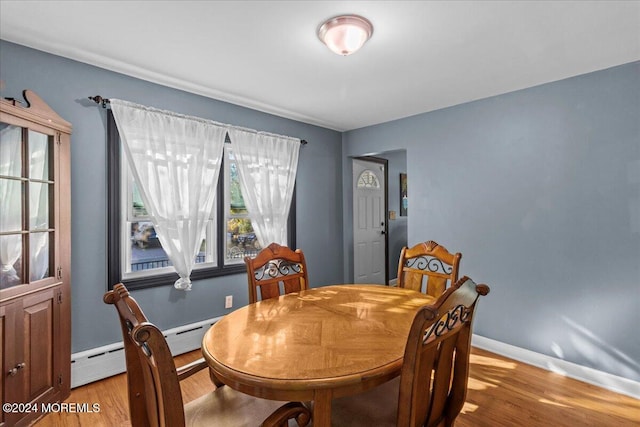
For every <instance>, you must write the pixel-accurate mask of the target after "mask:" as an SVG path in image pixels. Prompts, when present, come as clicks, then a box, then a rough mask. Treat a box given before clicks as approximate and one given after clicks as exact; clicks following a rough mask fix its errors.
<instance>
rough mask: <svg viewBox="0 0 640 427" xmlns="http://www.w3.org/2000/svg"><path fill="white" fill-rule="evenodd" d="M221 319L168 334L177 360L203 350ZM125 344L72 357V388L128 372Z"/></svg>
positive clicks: (217, 318)
mask: <svg viewBox="0 0 640 427" xmlns="http://www.w3.org/2000/svg"><path fill="white" fill-rule="evenodd" d="M218 320H220V317H216V318H213V319H208V320H203V321H201V322H197V323H191V324H189V325H184V326H180V327H178V328H173V329H168V330H166V331H164V332H163V333H164V336H165V337H166V338H167V343H168V344H169V348H170V349H171V354H173V355H174V356H177V355H179V354H183V353H186V352H189V351H192V350H196V349H198V348H200V346H201V345H202V337H204V334H205V332H207V329H209V327H210V326H211V325H213V324H214V323H216V322H217V321H218ZM126 370H127V367H126V363H125V359H124V346H123V344H122V342H117V343H113V344H108V345H104V346H101V347H97V348H92V349H90V350H86V351H82V352H79V353H74V354H72V355H71V388H75V387H79V386H81V385H85V384H88V383H91V382H94V381H97V380H101V379H103V378H107V377H110V376H112V375H117V374H121V373H123V372H125V371H126Z"/></svg>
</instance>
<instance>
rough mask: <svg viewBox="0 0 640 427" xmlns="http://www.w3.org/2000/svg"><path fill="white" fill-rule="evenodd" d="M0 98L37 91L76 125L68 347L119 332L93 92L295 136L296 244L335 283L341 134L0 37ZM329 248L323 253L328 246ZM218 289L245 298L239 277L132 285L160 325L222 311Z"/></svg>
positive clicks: (101, 120) (313, 273)
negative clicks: (110, 301) (107, 296)
mask: <svg viewBox="0 0 640 427" xmlns="http://www.w3.org/2000/svg"><path fill="white" fill-rule="evenodd" d="M0 79H2V80H3V81H4V88H3V89H2V91H1V93H0V95H1V96H3V97H16V98H19V99H21V93H22V90H23V89H31V90H33V91H35V92H36V93H37V94H38V95H39V96H40V97H41V98H42V99H43V100H44V101H45V102H46V103H47V104H49V105H50V106H51V107H52V108H53V109H54V110H55V111H56V112H57V113H58V114H60V116H62V117H63V118H64V119H66V120H68V121H69V122H71V123H72V125H73V134H72V138H71V140H72V149H71V175H72V186H71V197H72V233H73V234H72V260H71V261H72V347H73V350H72V351H73V352H79V351H82V350H86V349H90V348H94V347H98V346H101V345H105V344H110V343H114V342H118V341H120V340H121V339H122V337H121V335H120V332H119V326H118V323H117V317H116V314H115V312H114V310H113V308H112V307H109V306H106V305H105V304H104V303H102V295H103V294H104V292H105V291H106V289H107V249H106V248H107V242H106V236H107V197H106V196H107V193H106V192H107V190H106V189H107V184H106V182H107V181H106V132H105V129H106V128H105V117H106V112H105V111H104V110H103V109H102V108H99V107H98V106H97V105H96V104H93V103H92V102H90V101H88V100H87V97H88V96H90V95H98V94H99V95H102V96H105V97H111V98H120V99H126V100H129V101H133V102H138V103H141V104H145V105H150V106H154V107H157V108H162V109H166V110H172V111H176V112H180V113H183V114H189V115H194V116H199V117H204V118H209V119H213V120H216V121H219V122H222V123H230V124H233V125H239V126H245V127H249V128H253V129H257V130H262V131H268V132H274V133H278V134H284V135H290V136H295V137H298V138H303V139H306V140H307V141H309V143H308V144H307V145H305V146H304V147H302V149H301V150H300V159H299V167H298V178H297V205H296V207H297V245H298V246H299V247H300V248H303V250H304V252H305V257H306V259H307V263H308V268H309V281H310V282H311V286H314V287H315V286H321V285H325V284H331V283H339V282H341V281H342V277H343V271H342V265H343V264H342V258H343V254H342V199H341V192H342V178H341V156H342V151H341V150H342V148H341V145H342V139H341V134H340V133H339V132H335V131H332V130H327V129H323V128H320V127H317V126H312V125H307V124H303V123H299V122H296V121H292V120H287V119H283V118H279V117H276V116H273V115H269V114H265V113H261V112H258V111H254V110H250V109H247V108H242V107H238V106H235V105H231V104H228V103H224V102H220V101H216V100H212V99H209V98H205V97H201V96H197V95H193V94H190V93H187V92H183V91H180V90H175V89H171V88H167V87H163V86H160V85H156V84H153V83H149V82H145V81H142V80H139V79H135V78H132V77H128V76H125V75H122V74H118V73H114V72H110V71H106V70H104V69H100V68H96V67H92V66H89V65H86V64H82V63H79V62H75V61H71V60H68V59H65V58H62V57H59V56H54V55H49V54H46V53H43V52H40V51H37V50H33V49H29V48H26V47H23V46H19V45H16V44H12V43H8V42H5V41H0ZM328 248H330V250H329V249H328ZM225 295H233V297H234V298H233V301H234V308H237V307H240V306H242V305H245V304H246V303H247V300H248V296H247V283H246V276H245V275H244V274H239V275H234V276H226V277H223V278H217V279H210V280H203V281H198V282H194V286H193V290H192V291H191V292H188V293H185V292H183V291H177V290H175V289H173V287H172V286H165V287H161V288H154V289H147V290H141V291H136V292H134V296H135V298H136V299H137V300H138V301H139V302H140V304H141V305H142V307H143V308H144V310H145V314H147V316H148V317H149V318H151V319H153V321H154V322H155V323H157V324H158V326H159V327H160V328H162V329H168V328H172V327H176V326H180V325H184V324H188V323H191V322H196V321H199V320H204V319H209V318H213V317H216V316H220V315H223V314H225V313H227V312H228V311H229V310H225V309H224V297H225Z"/></svg>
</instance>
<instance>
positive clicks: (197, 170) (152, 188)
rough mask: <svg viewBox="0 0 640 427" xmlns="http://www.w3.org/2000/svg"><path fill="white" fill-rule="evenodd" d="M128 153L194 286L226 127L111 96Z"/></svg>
mask: <svg viewBox="0 0 640 427" xmlns="http://www.w3.org/2000/svg"><path fill="white" fill-rule="evenodd" d="M111 110H112V111H113V115H114V118H115V120H116V125H117V126H118V130H119V132H120V139H121V140H122V146H123V151H124V154H125V158H126V159H127V162H128V164H129V167H130V168H131V171H132V173H133V176H134V179H135V181H136V183H137V184H138V188H139V189H140V195H141V197H142V200H143V202H144V204H145V207H146V209H147V213H148V214H149V216H150V217H151V220H152V222H153V224H154V228H155V230H156V234H157V235H158V238H159V239H160V243H161V244H162V247H163V248H164V250H165V251H166V253H167V255H168V256H169V259H170V260H171V262H172V263H173V266H174V268H175V269H176V271H177V273H178V275H179V276H180V278H179V279H178V280H177V281H176V282H175V284H174V286H175V287H176V288H177V289H182V290H190V289H191V280H190V278H189V276H190V275H191V271H192V269H193V266H194V264H195V258H196V255H197V253H198V251H199V248H200V245H201V243H202V240H203V238H204V234H205V230H206V222H207V220H208V219H209V217H210V213H211V211H212V209H213V206H214V198H215V193H216V185H217V182H218V176H219V173H220V165H221V162H222V148H223V144H224V138H225V133H226V131H227V128H226V127H225V126H223V125H221V124H219V123H216V122H212V121H209V120H204V119H200V118H197V117H190V116H184V115H180V114H176V113H172V112H168V111H162V110H157V109H154V108H149V107H144V106H141V105H137V104H133V103H130V102H126V101H122V100H118V99H112V100H111Z"/></svg>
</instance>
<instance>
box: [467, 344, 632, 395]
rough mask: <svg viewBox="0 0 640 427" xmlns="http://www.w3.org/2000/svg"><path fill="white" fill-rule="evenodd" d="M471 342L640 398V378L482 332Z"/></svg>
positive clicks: (479, 346) (514, 358)
mask: <svg viewBox="0 0 640 427" xmlns="http://www.w3.org/2000/svg"><path fill="white" fill-rule="evenodd" d="M471 344H472V345H473V346H474V347H477V348H480V349H483V350H487V351H490V352H492V353H496V354H499V355H501V356H504V357H508V358H509V359H513V360H517V361H520V362H523V363H526V364H528V365H533V366H537V367H538V368H542V369H544V370H547V371H551V372H555V373H557V374H560V375H563V376H565V377H569V378H573V379H576V380H579V381H583V382H586V383H589V384H593V385H595V386H598V387H602V388H604V389H607V390H611V391H614V392H616V393H620V394H624V395H627V396H631V397H634V398H636V399H640V382H638V381H633V380H630V379H628V378H623V377H619V376H617V375H613V374H610V373H608V372H602V371H598V370H596V369H593V368H589V367H587V366H582V365H578V364H576V363H573V362H567V361H566V360H562V359H557V358H555V357H551V356H547V355H545V354H541V353H536V352H534V351H531V350H527V349H524V348H520V347H516V346H513V345H510V344H505V343H503V342H500V341H495V340H492V339H490V338H486V337H482V336H480V335H475V334H474V335H473V337H472V339H471Z"/></svg>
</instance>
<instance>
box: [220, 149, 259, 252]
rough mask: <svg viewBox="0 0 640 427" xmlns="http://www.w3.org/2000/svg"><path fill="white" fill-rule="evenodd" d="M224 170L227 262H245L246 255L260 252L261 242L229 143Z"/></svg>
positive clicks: (225, 151)
mask: <svg viewBox="0 0 640 427" xmlns="http://www.w3.org/2000/svg"><path fill="white" fill-rule="evenodd" d="M223 171H224V177H225V178H227V179H225V181H224V182H225V186H224V187H225V188H224V194H225V198H224V212H225V217H224V219H225V223H226V224H227V233H226V238H225V263H227V264H238V263H244V257H245V256H250V257H253V256H255V255H257V254H258V252H259V251H260V249H262V248H261V247H260V244H259V243H258V239H257V238H256V234H255V233H254V231H253V226H252V225H251V220H250V219H249V212H247V208H246V206H245V204H244V198H243V197H242V191H241V190H240V181H239V179H238V166H237V165H236V162H235V159H234V157H233V149H232V147H230V146H229V145H226V146H225V148H224V160H223Z"/></svg>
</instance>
